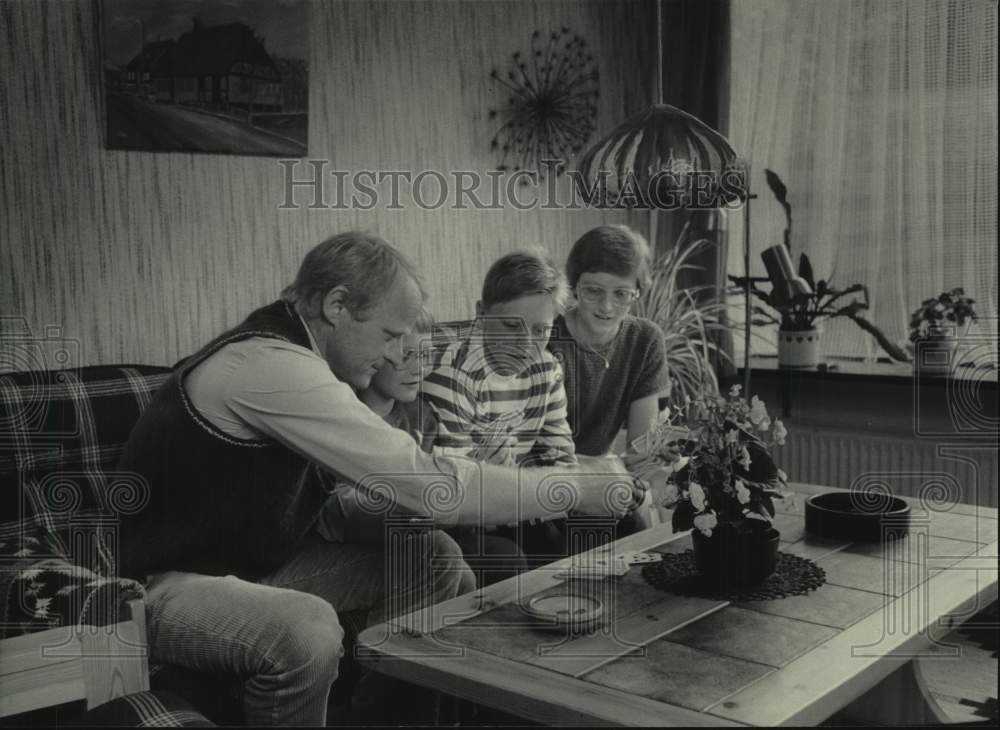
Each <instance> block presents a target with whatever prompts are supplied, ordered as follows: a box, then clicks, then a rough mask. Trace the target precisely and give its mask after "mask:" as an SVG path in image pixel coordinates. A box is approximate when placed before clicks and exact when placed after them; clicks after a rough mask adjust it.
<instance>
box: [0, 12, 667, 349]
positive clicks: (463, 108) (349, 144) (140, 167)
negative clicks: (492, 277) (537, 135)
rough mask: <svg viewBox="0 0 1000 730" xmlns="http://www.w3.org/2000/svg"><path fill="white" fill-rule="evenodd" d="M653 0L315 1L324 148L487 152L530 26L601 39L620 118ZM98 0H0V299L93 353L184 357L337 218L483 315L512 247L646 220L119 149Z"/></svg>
mask: <svg viewBox="0 0 1000 730" xmlns="http://www.w3.org/2000/svg"><path fill="white" fill-rule="evenodd" d="M650 9H651V6H650V5H649V4H648V3H644V2H639V1H638V0H636V1H633V2H616V1H612V0H608V1H606V2H598V1H594V0H587V1H579V2H572V1H569V0H565V1H560V0H553V1H551V2H548V1H545V0H533V1H528V2H512V1H508V2H500V1H484V2H471V1H470V2H402V1H396V2H364V3H363V2H315V3H313V4H312V5H311V6H310V11H309V12H310V23H309V26H310V34H311V37H310V38H309V39H308V43H309V44H310V107H311V109H312V113H311V118H310V127H309V156H310V157H311V158H319V159H326V160H330V163H329V166H328V169H331V168H337V169H340V170H348V171H357V170H360V169H380V168H384V169H393V170H413V171H415V172H416V171H421V170H437V171H440V172H443V173H445V174H448V173H450V171H453V170H458V169H469V170H479V171H485V170H487V169H492V167H493V166H494V165H495V164H496V162H497V160H496V158H495V157H494V156H493V155H492V154H491V153H490V151H489V142H490V139H491V138H492V135H493V133H494V131H495V128H496V126H497V123H496V122H495V121H494V120H490V119H488V117H487V113H488V109H489V107H491V106H495V105H496V101H497V99H496V87H495V86H494V83H493V82H492V81H491V80H490V79H489V77H488V75H489V72H490V70H491V68H493V67H494V66H495V65H498V64H505V63H506V62H507V61H508V60H509V58H510V54H511V53H513V52H514V51H517V50H526V49H527V48H528V47H529V42H530V37H531V33H532V32H533V31H534V30H536V29H540V30H542V31H543V32H548V31H550V30H552V29H558V28H560V27H562V26H566V27H569V28H570V29H571V30H573V31H574V32H576V33H579V34H581V35H582V36H584V37H585V38H586V39H587V41H588V42H589V43H590V44H591V45H592V46H593V47H594V53H595V60H596V63H597V67H598V69H599V71H600V74H601V81H600V84H601V99H600V110H599V118H598V131H599V133H604V132H606V131H607V130H610V129H611V128H612V127H613V126H614V125H616V124H617V123H619V122H620V121H622V120H623V119H624V118H625V117H626V116H627V115H628V114H630V113H634V112H635V111H638V109H640V108H641V107H643V106H645V105H646V104H647V102H648V100H649V92H648V82H649V78H648V74H647V73H646V70H645V69H644V68H643V67H642V66H641V64H640V63H639V61H638V59H640V58H643V57H645V50H644V49H646V48H648V40H647V39H646V38H645V36H646V35H647V31H648V30H649V29H650V23H649V22H647V21H646V17H647V16H648V13H649V11H650ZM99 10H100V9H99V7H98V4H97V2H95V0H74V1H73V2H64V1H61V0H27V1H24V2H11V1H8V0H2V2H0V150H2V157H0V287H2V289H0V313H2V314H3V315H4V317H23V318H24V320H25V321H26V322H27V325H28V326H29V327H30V328H31V329H32V331H33V332H35V333H36V334H37V333H40V332H43V331H44V329H45V328H46V327H57V328H59V330H60V332H61V333H62V336H65V337H68V338H72V339H76V340H78V341H79V351H80V363H79V364H82V365H89V364H100V363H114V362H142V363H153V364H171V363H173V362H174V361H176V360H177V359H178V358H180V357H182V356H184V355H186V354H188V353H190V352H192V351H193V350H194V349H196V348H197V347H198V346H199V345H200V344H202V343H203V342H205V341H206V340H207V339H209V338H210V337H211V336H213V335H214V334H216V333H218V332H219V331H221V330H222V329H224V328H226V327H228V326H231V325H233V324H235V323H237V322H238V321H240V320H241V319H242V317H243V316H244V315H245V314H247V313H248V312H249V311H250V310H251V309H252V308H254V307H256V306H259V305H260V304H263V303H265V302H267V301H270V300H272V299H274V298H275V297H276V296H277V295H278V292H279V291H280V289H281V288H282V287H283V286H284V285H285V284H286V283H288V282H289V281H290V280H291V278H292V277H293V275H294V273H295V270H296V268H297V265H298V262H299V260H300V259H301V257H302V255H303V254H304V253H305V252H306V251H307V250H308V249H309V248H310V247H311V246H313V245H314V244H316V243H318V242H319V241H320V240H322V239H323V238H325V237H327V236H329V235H332V234H334V233H337V232H340V231H344V230H349V229H353V228H364V229H369V230H372V231H375V232H377V233H379V234H380V235H382V236H384V237H385V238H387V239H388V240H390V241H391V242H393V243H395V244H396V245H398V246H399V247H400V248H401V249H403V250H404V251H405V252H407V253H408V254H409V255H410V256H411V257H413V258H414V259H415V260H416V261H417V262H418V264H419V266H420V268H421V269H422V271H423V272H424V274H425V276H426V278H427V282H428V288H429V290H430V291H431V293H432V297H433V300H432V304H433V309H434V310H435V313H436V314H437V316H438V317H439V318H441V319H455V318H461V317H466V316H468V315H469V314H471V312H472V307H473V304H474V302H475V299H476V295H477V292H478V288H479V284H480V280H481V277H482V275H483V274H484V273H485V271H486V268H487V266H488V265H489V263H490V262H491V261H492V260H493V259H495V258H496V257H497V256H498V255H500V254H501V253H504V252H506V251H508V250H510V249H512V248H515V247H517V246H524V245H529V244H533V245H542V246H544V247H545V248H546V249H547V250H548V251H549V252H550V253H551V254H552V256H553V257H554V258H556V260H557V261H560V262H561V261H562V260H564V258H565V255H566V253H567V252H568V249H569V246H570V245H571V244H572V242H573V240H575V238H576V237H577V236H578V235H579V234H581V233H582V232H583V231H585V230H587V229H588V228H589V227H591V226H593V225H597V224H599V223H602V222H620V221H623V220H624V221H625V222H630V221H629V216H627V215H626V214H624V213H616V212H599V211H585V210H537V209H536V210H526V211H519V210H514V209H511V208H509V207H508V208H506V209H504V210H493V211H489V210H487V211H476V210H454V209H448V208H445V209H440V210H428V211H424V210H419V209H417V208H415V207H414V206H413V205H412V204H409V200H408V199H406V198H404V199H403V200H402V202H404V203H407V204H406V205H404V208H403V209H402V210H389V209H386V205H387V204H388V201H384V200H383V201H381V204H380V205H379V206H377V207H376V208H374V209H372V210H369V211H361V210H329V209H324V210H309V209H306V208H305V207H304V205H303V208H302V209H296V210H279V209H278V206H279V204H280V203H281V201H282V196H283V173H282V169H281V168H280V167H279V165H278V163H277V161H276V159H275V158H262V157H239V156H225V155H207V154H188V153H146V152H123V151H108V150H105V149H104V114H105V112H104V99H103V81H102V78H101V68H102V63H101V53H100V32H99V28H100V21H99V17H100V16H99ZM640 36H641V37H640ZM303 42H306V40H305V39H304V41H303ZM299 172H300V174H301V175H303V176H304V175H305V174H306V172H307V170H306V168H305V167H304V166H300V168H299ZM566 182H567V181H566V180H561V181H560V182H559V188H560V190H561V191H562V193H563V199H565V197H566V195H567V194H568V193H567V192H566V190H567V188H566ZM425 190H426V191H427V193H428V197H433V195H432V193H433V192H434V187H433V185H432V184H428V187H427V188H426V189H425ZM297 199H298V200H299V201H303V200H307V199H308V198H307V197H306V196H304V195H303V193H301V192H300V193H299V196H298V197H297ZM645 221H646V218H645V217H643V216H636V217H635V218H634V220H632V221H631V222H633V223H634V224H635V225H637V226H640V227H642V228H645ZM71 364H73V363H71Z"/></svg>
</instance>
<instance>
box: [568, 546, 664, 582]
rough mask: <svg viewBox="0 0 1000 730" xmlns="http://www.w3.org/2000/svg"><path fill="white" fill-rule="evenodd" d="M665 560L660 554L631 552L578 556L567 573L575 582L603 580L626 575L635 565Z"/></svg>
mask: <svg viewBox="0 0 1000 730" xmlns="http://www.w3.org/2000/svg"><path fill="white" fill-rule="evenodd" d="M662 559H663V556H662V555H660V554H659V553H641V552H629V553H621V554H619V555H602V556H592V555H591V556H578V557H576V558H574V559H573V562H572V563H571V564H570V567H569V568H568V569H567V570H566V571H565V572H566V577H567V578H570V579H573V580H602V579H604V578H610V577H611V576H622V575H625V574H626V573H627V572H628V571H629V569H630V568H631V567H632V566H633V565H638V564H641V563H656V562H659V561H660V560H662Z"/></svg>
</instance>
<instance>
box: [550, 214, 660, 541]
mask: <svg viewBox="0 0 1000 730" xmlns="http://www.w3.org/2000/svg"><path fill="white" fill-rule="evenodd" d="M650 258H651V257H650V251H649V244H647V243H646V239H645V238H643V237H642V236H641V235H639V234H638V233H636V232H635V231H633V230H632V229H631V228H629V227H627V226H622V225H616V226H599V227H598V228H594V229H592V230H590V231H587V233H585V234H583V236H581V237H580V239H579V240H578V241H577V242H576V243H575V244H573V249H572V250H571V251H570V254H569V258H568V259H567V260H566V277H567V279H568V283H569V285H570V287H571V289H572V291H573V292H574V294H575V295H576V304H575V306H574V307H572V308H571V309H569V310H568V311H567V312H566V313H565V314H564V315H562V316H560V317H558V318H556V320H555V322H554V324H555V327H554V331H553V334H552V337H551V338H550V339H549V345H548V346H549V350H551V351H552V353H553V354H554V355H555V356H556V357H557V358H558V359H559V360H560V362H561V363H562V366H563V372H564V375H565V381H564V383H565V387H566V398H567V401H568V414H567V415H568V421H569V425H570V428H571V429H572V431H573V441H574V443H575V444H576V452H577V453H578V454H587V455H594V456H601V455H604V454H607V453H608V452H609V451H610V450H611V448H612V445H613V443H614V441H615V438H616V436H617V435H618V433H619V432H620V431H621V429H622V428H623V427H624V428H625V431H626V435H627V443H629V444H631V443H632V442H633V441H635V439H637V438H639V437H640V436H641V435H642V434H644V433H645V432H646V431H648V430H649V429H650V427H651V426H652V425H653V424H655V422H656V416H657V413H658V411H659V404H658V400H659V397H660V395H661V394H664V393H665V392H666V391H667V389H668V386H669V382H670V378H669V373H668V372H667V369H666V359H667V354H666V342H665V340H664V337H663V332H662V331H661V330H660V328H659V326H657V325H656V324H654V323H653V322H651V321H649V320H648V319H643V318H641V317H634V316H632V315H631V314H629V309H630V308H631V306H632V303H633V302H634V301H635V300H636V299H638V298H639V293H640V292H641V291H642V290H643V288H644V287H646V286H648V284H649V267H650ZM637 520H638V522H639V523H640V524H643V521H642V518H641V515H637Z"/></svg>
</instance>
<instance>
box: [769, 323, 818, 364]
mask: <svg viewBox="0 0 1000 730" xmlns="http://www.w3.org/2000/svg"><path fill="white" fill-rule="evenodd" d="M822 334H823V330H821V329H820V328H819V327H814V328H812V329H808V330H778V367H783V368H814V367H816V366H817V365H819V342H820V336H821V335H822Z"/></svg>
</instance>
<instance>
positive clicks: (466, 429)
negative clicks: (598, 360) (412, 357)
mask: <svg viewBox="0 0 1000 730" xmlns="http://www.w3.org/2000/svg"><path fill="white" fill-rule="evenodd" d="M485 355H486V353H485V348H484V343H483V339H482V331H481V330H479V329H478V328H474V329H473V330H472V332H471V333H470V334H469V336H468V337H467V338H466V339H464V340H460V341H458V342H453V343H451V344H450V345H448V347H447V348H445V349H444V350H443V351H442V352H441V353H440V355H439V357H438V358H437V361H436V362H435V366H434V368H433V370H432V372H431V373H430V374H429V375H428V376H427V378H426V379H425V380H424V382H423V385H422V390H423V395H424V397H425V398H426V399H427V401H428V402H429V403H430V404H431V405H432V406H433V407H434V409H435V411H436V412H437V416H438V420H439V421H440V423H439V426H438V435H437V439H436V440H435V448H436V449H437V448H440V449H442V450H444V451H446V452H449V453H455V454H460V455H462V456H469V457H472V458H477V459H480V460H486V461H493V462H495V463H507V464H517V465H527V466H533V465H542V464H575V463H576V456H575V450H574V446H573V434H572V432H571V431H570V428H569V424H568V422H567V421H566V393H565V390H564V389H563V374H562V368H561V366H560V365H559V362H558V361H557V360H556V359H555V357H554V356H553V355H552V354H551V353H550V352H548V351H547V350H546V351H543V354H542V359H541V361H536V362H533V363H532V364H531V365H530V366H529V367H528V368H527V369H525V370H524V371H522V372H520V373H517V374H515V375H501V374H500V373H497V372H496V371H495V370H493V368H491V367H490V365H489V363H488V362H487V360H486V356H485ZM505 442H506V443H509V444H510V447H509V448H500V447H501V446H502V445H503V444H504V443H505ZM498 451H499V454H498V453H497V452H498Z"/></svg>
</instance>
